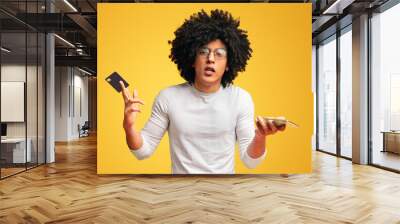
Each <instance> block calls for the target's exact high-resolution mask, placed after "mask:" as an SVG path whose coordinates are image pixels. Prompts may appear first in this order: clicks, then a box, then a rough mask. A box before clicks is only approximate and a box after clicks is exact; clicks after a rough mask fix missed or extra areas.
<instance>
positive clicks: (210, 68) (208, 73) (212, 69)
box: [204, 67, 215, 75]
mask: <svg viewBox="0 0 400 224" xmlns="http://www.w3.org/2000/svg"><path fill="white" fill-rule="evenodd" d="M204 71H205V74H206V75H212V74H214V72H215V69H214V68H212V67H206V68H205V69H204Z"/></svg>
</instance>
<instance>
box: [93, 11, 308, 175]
mask: <svg viewBox="0 0 400 224" xmlns="http://www.w3.org/2000/svg"><path fill="white" fill-rule="evenodd" d="M216 8H218V9H223V10H227V11H229V12H231V13H232V15H233V16H234V17H235V18H240V27H241V28H242V29H244V30H247V31H248V35H249V40H250V43H251V47H252V49H253V56H252V57H251V58H250V60H249V61H248V65H247V68H246V71H245V72H243V73H240V74H239V76H238V77H237V78H236V80H235V81H234V84H235V85H237V86H240V87H242V88H244V89H245V90H247V91H248V92H249V93H250V94H251V95H252V97H253V101H254V104H255V115H256V116H257V115H263V116H281V115H282V116H285V117H286V118H288V119H290V120H292V121H294V122H297V123H298V124H300V128H292V127H290V126H289V127H287V129H286V131H285V132H283V133H278V134H276V135H274V136H271V137H268V138H267V157H266V159H265V160H264V161H263V163H262V164H260V165H259V166H258V167H257V168H256V169H247V168H246V167H245V166H244V164H243V163H242V162H241V161H240V159H239V156H238V151H237V149H236V162H235V163H236V164H235V166H236V173H257V174H261V173H305V172H311V136H312V131H313V95H312V90H311V85H312V80H311V4H265V3H252V4H249V3H247V4H246V3H243V4H238V3H235V4H232V3H231V4H214V3H213V4H193V3H190V4H189V3H185V4H184V3H179V4H157V3H142V4H106V3H103V4H98V45H97V46H98V82H97V85H98V141H97V142H98V147H97V148H98V153H97V164H98V166H97V172H98V173H99V174H153V173H157V174H159V173H162V174H168V173H171V159H170V155H169V144H168V134H166V135H165V136H164V138H163V140H162V141H161V143H160V145H159V146H158V148H157V150H156V151H155V153H154V154H153V155H152V157H150V158H148V159H146V160H141V161H140V160H137V159H136V158H135V157H134V155H133V154H131V152H130V151H129V150H128V147H127V145H126V142H125V134H124V131H123V128H122V120H123V108H124V104H123V100H122V96H121V95H120V94H118V93H117V92H116V91H115V90H114V89H113V88H112V87H111V86H110V85H109V84H108V83H107V82H106V81H105V77H106V76H108V75H109V74H110V73H112V72H113V71H117V72H118V73H120V74H121V75H122V76H123V77H124V78H125V79H126V80H127V81H128V83H129V84H130V87H129V88H130V90H131V91H132V90H133V88H136V89H137V90H138V93H139V97H140V98H141V99H143V100H144V101H145V103H146V104H145V106H142V108H141V110H142V113H141V114H139V116H138V120H137V124H136V129H141V128H143V127H144V125H145V122H146V121H147V119H148V118H149V116H150V113H151V106H152V103H153V100H154V97H155V96H156V95H157V93H158V92H159V91H160V90H161V89H163V88H166V87H168V86H171V85H175V84H179V83H182V82H184V80H183V79H182V78H181V77H180V75H179V73H178V70H177V68H176V66H175V64H174V63H172V62H171V61H170V59H169V58H168V56H169V54H170V47H171V46H170V45H169V44H168V40H172V39H173V38H174V34H173V33H174V31H175V30H176V29H177V28H178V27H179V26H180V25H181V24H182V23H183V21H184V20H185V19H187V18H189V16H190V15H192V14H193V13H195V12H198V11H200V10H201V9H204V10H206V11H207V12H209V11H210V10H211V9H216Z"/></svg>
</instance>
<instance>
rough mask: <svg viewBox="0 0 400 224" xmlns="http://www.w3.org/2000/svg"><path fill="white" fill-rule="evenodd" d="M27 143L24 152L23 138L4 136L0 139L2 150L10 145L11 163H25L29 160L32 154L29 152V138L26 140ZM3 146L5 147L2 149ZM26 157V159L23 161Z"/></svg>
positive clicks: (30, 142)
mask: <svg viewBox="0 0 400 224" xmlns="http://www.w3.org/2000/svg"><path fill="white" fill-rule="evenodd" d="M26 142H27V143H28V147H27V148H26V154H25V138H6V139H1V148H2V151H6V150H8V149H9V147H12V162H13V163H25V162H31V160H32V158H31V157H32V154H31V144H32V141H31V139H30V138H28V139H27V140H26ZM4 147H5V148H6V149H4ZM25 159H27V161H25Z"/></svg>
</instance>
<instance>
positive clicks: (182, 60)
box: [169, 9, 252, 87]
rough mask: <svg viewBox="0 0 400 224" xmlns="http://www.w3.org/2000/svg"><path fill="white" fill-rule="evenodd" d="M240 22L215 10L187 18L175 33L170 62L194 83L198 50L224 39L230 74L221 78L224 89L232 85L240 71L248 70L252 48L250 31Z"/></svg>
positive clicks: (228, 14)
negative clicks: (242, 27)
mask: <svg viewBox="0 0 400 224" xmlns="http://www.w3.org/2000/svg"><path fill="white" fill-rule="evenodd" d="M239 24H240V21H239V20H238V19H237V20H236V19H234V18H233V17H232V15H231V14H230V13H229V12H227V11H223V10H219V9H215V10H212V11H211V14H210V15H208V14H207V13H206V12H205V11H204V10H201V11H200V12H198V13H195V14H193V15H191V16H190V18H189V19H186V20H185V21H184V23H183V24H182V26H180V27H179V28H178V29H177V30H176V31H175V33H174V34H175V39H174V40H173V41H169V43H170V44H171V45H172V48H171V54H170V56H169V57H170V59H171V61H173V62H174V63H175V64H176V65H177V67H178V70H179V72H180V75H181V76H182V77H183V78H184V79H185V80H186V81H187V82H189V83H190V84H193V83H194V80H195V70H194V68H193V66H192V65H193V63H194V61H195V59H196V53H197V51H198V49H199V48H201V47H202V46H204V45H206V44H208V43H209V42H211V41H214V40H216V39H219V40H221V41H222V42H223V43H224V44H225V46H226V47H227V50H228V64H227V66H228V68H229V69H228V71H225V73H224V75H223V76H222V80H221V84H222V86H223V87H226V86H228V85H231V84H232V83H233V80H234V79H235V78H236V76H237V74H238V72H242V71H245V68H246V65H247V60H248V59H249V58H250V57H251V53H252V49H251V48H250V42H249V40H248V39H247V31H245V30H242V29H240V28H239Z"/></svg>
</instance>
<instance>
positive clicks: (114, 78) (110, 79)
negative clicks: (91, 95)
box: [106, 72, 129, 93]
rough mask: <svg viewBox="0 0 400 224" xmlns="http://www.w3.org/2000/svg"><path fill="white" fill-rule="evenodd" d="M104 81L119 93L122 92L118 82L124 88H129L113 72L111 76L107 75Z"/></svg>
mask: <svg viewBox="0 0 400 224" xmlns="http://www.w3.org/2000/svg"><path fill="white" fill-rule="evenodd" d="M106 81H107V82H108V83H109V84H110V85H111V86H112V87H114V89H115V90H117V91H118V92H119V93H120V92H121V91H122V88H121V84H119V81H122V82H124V85H125V88H127V87H128V86H129V84H128V83H127V82H126V81H125V80H124V79H123V78H122V77H121V76H120V75H119V74H118V73H117V72H113V73H112V74H111V75H109V76H108V77H107V78H106Z"/></svg>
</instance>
